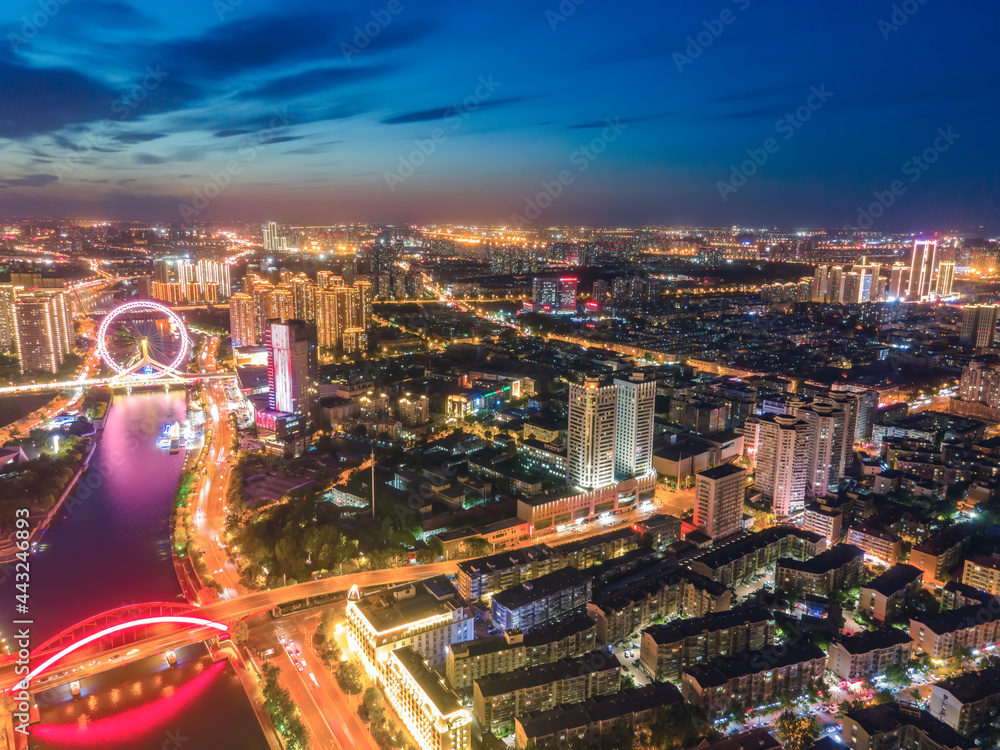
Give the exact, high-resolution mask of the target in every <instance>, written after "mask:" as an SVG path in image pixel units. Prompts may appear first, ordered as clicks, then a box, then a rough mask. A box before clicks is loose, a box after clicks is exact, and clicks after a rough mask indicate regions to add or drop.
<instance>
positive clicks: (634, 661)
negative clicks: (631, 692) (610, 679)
mask: <svg viewBox="0 0 1000 750" xmlns="http://www.w3.org/2000/svg"><path fill="white" fill-rule="evenodd" d="M640 637H641V636H640V634H639V633H636V634H635V635H634V636H633V637H632V638H630V639H629V641H628V643H627V644H626V645H625V646H618V645H614V646H612V647H611V653H613V654H614V655H615V656H616V657H617V658H618V661H620V662H621V663H622V676H623V677H624V676H625V675H628V676H629V677H631V678H632V679H633V680H634V681H635V684H636V686H637V687H642V686H643V685H648V684H649V683H650V682H652V680H650V679H649V675H647V674H646V673H645V672H644V671H643V670H642V669H641V668H640V667H639V666H638V661H639V638H640Z"/></svg>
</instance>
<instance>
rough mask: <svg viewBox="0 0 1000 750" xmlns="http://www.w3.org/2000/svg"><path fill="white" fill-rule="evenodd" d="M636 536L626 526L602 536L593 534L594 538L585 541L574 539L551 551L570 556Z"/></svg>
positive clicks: (633, 531) (632, 530)
mask: <svg viewBox="0 0 1000 750" xmlns="http://www.w3.org/2000/svg"><path fill="white" fill-rule="evenodd" d="M638 534H639V532H637V531H636V530H635V529H633V528H632V527H631V526H628V527H626V528H624V529H617V530H615V531H607V532H605V533H603V534H595V535H594V536H591V537H587V538H586V539H574V540H573V541H572V542H566V543H565V544H557V545H556V546H555V547H554V548H553V549H555V551H556V552H557V553H559V554H560V555H571V554H573V553H574V552H580V551H582V550H585V549H589V548H591V547H599V546H600V545H602V544H609V543H610V542H615V541H618V540H619V539H631V538H632V537H634V536H637V535H638Z"/></svg>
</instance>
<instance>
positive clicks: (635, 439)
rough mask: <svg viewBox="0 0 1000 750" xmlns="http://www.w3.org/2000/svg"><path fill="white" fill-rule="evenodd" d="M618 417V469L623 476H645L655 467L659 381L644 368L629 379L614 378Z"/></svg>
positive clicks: (616, 470) (616, 455) (618, 472)
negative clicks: (648, 378)
mask: <svg viewBox="0 0 1000 750" xmlns="http://www.w3.org/2000/svg"><path fill="white" fill-rule="evenodd" d="M615 388H616V389H617V391H618V393H617V399H618V406H617V421H616V424H615V473H616V474H619V475H621V476H623V477H633V476H645V475H646V474H649V473H650V472H652V470H653V407H654V405H655V402H656V381H654V380H645V379H644V377H643V374H642V373H641V372H637V373H633V374H632V376H631V377H630V378H629V379H628V380H619V379H617V378H616V379H615Z"/></svg>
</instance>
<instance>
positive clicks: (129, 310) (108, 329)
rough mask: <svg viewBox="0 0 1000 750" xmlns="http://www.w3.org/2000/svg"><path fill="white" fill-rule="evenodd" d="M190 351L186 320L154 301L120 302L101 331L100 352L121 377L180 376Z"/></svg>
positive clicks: (101, 327) (99, 330) (106, 319)
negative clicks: (181, 368)
mask: <svg viewBox="0 0 1000 750" xmlns="http://www.w3.org/2000/svg"><path fill="white" fill-rule="evenodd" d="M188 352H189V347H188V333H187V329H186V328H185V327H184V321H182V320H181V317H180V316H179V315H178V314H177V313H175V312H174V311H173V310H171V309H170V308H169V307H165V306H163V305H160V304H157V303H156V302H151V301H150V300H134V301H132V302H126V303H125V304H123V305H119V306H118V307H116V308H115V309H114V310H112V311H111V312H110V313H108V314H107V316H105V318H104V320H103V321H102V322H101V326H100V328H99V329H98V331H97V353H98V355H99V356H100V357H101V359H102V360H103V361H104V363H105V364H106V365H107V366H108V367H110V368H111V369H112V370H114V371H115V372H116V373H117V374H118V377H120V378H136V379H142V380H149V379H156V378H160V377H163V376H165V375H169V376H172V377H177V376H178V375H179V372H178V371H179V369H180V367H181V366H182V365H183V363H184V359H185V358H186V357H187V354H188Z"/></svg>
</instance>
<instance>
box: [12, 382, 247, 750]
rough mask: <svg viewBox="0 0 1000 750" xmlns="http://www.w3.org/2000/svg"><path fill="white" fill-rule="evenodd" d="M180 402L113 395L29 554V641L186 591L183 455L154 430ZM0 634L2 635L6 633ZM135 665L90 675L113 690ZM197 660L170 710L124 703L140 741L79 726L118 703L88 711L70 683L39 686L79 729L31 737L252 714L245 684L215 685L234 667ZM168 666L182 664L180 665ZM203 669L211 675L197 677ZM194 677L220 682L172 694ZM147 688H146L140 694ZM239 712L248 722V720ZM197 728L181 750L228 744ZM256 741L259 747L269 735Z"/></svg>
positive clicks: (107, 716)
mask: <svg viewBox="0 0 1000 750" xmlns="http://www.w3.org/2000/svg"><path fill="white" fill-rule="evenodd" d="M185 408H186V407H185V400H184V395H183V393H182V392H179V391H174V392H171V393H169V394H165V393H163V392H158V393H140V394H133V395H130V396H118V397H116V398H115V401H114V404H113V406H112V408H111V411H110V412H109V415H108V419H107V423H106V426H105V429H104V432H103V435H102V436H101V439H100V442H99V444H98V447H97V450H96V451H95V452H94V455H93V458H92V459H91V463H90V467H89V469H88V470H87V472H86V473H85V474H84V475H83V476H82V477H81V478H80V482H79V483H78V485H77V487H76V489H75V490H74V492H73V493H72V495H71V496H70V497H69V498H68V499H67V501H66V504H65V505H64V506H63V510H62V512H61V516H60V518H59V519H58V520H57V521H56V522H55V523H53V525H52V526H51V527H50V528H49V530H48V531H47V532H46V533H45V534H44V535H43V536H42V538H41V541H40V543H39V545H38V548H37V550H36V551H35V553H34V554H33V555H32V557H31V578H30V590H29V592H30V615H31V618H32V619H33V620H34V625H33V629H32V641H33V643H34V644H36V645H37V644H40V643H41V642H42V641H44V640H45V639H47V638H49V637H50V636H52V635H55V634H56V633H58V632H60V631H61V630H63V629H65V628H67V627H70V626H72V625H74V624H75V623H77V622H80V621H81V620H84V619H87V618H89V617H91V616H93V615H96V614H99V613H101V612H104V611H107V610H109V609H114V608H116V607H120V606H124V605H128V604H133V603H140V602H151V601H183V596H182V593H181V588H180V585H179V584H178V582H177V577H176V575H175V573H174V568H173V562H172V560H171V557H170V508H171V503H172V500H173V496H174V491H175V490H176V487H177V480H178V478H179V476H180V472H181V469H182V466H183V458H184V456H183V452H182V453H181V454H180V455H173V456H172V455H170V454H169V453H168V452H166V451H162V450H160V449H158V448H157V447H156V445H155V440H156V437H157V436H158V435H159V434H160V433H161V431H162V429H163V425H164V424H165V423H167V422H173V421H177V420H183V419H184V416H185ZM15 593H16V592H15V589H14V579H13V576H11V577H9V578H7V579H6V580H5V581H3V582H2V583H0V602H3V604H2V605H0V609H2V610H3V611H5V612H6V611H12V610H8V608H7V603H8V602H14V601H15V600H14V595H15ZM2 627H3V628H4V629H6V628H8V627H9V624H8V622H7V621H5V622H3V623H2ZM4 635H5V636H7V637H9V636H10V633H9V632H5V633H4ZM196 661H197V660H196ZM198 663H201V662H198ZM209 664H210V661H209ZM133 669H135V666H134V665H133V666H131V667H124V668H119V669H116V670H112V671H110V672H108V673H107V677H97V678H94V679H95V680H96V682H97V683H98V684H97V685H96V686H95V687H94V690H95V691H97V692H100V691H105V690H114V688H113V687H109V686H110V685H113V684H114V683H115V682H116V681H118V682H122V681H127V682H129V683H130V684H131V683H133V682H135V677H132V676H126V675H123V674H120V673H122V672H123V671H128V670H133ZM194 669H196V670H197V677H195V676H191V677H190V679H188V680H187V681H184V680H182V681H181V684H178V685H175V686H174V687H173V688H171V689H170V690H166V689H165V692H164V693H163V696H161V697H163V699H164V701H165V702H166V703H167V704H169V705H170V706H171V708H170V709H169V710H167V709H163V710H160V709H156V710H153V709H150V708H148V706H158V705H160V704H161V703H162V702H163V701H153V702H151V703H149V702H146V703H142V704H141V705H140V706H139V707H137V708H134V709H131V708H130V709H128V710H127V711H124V710H123V711H122V712H121V714H120V716H121V717H127V716H130V715H140V716H143V717H144V720H143V722H142V723H143V726H144V730H143V731H144V732H146V731H147V730H148V731H149V732H151V734H149V735H148V736H149V738H151V739H149V742H148V743H147V742H146V741H145V740H143V741H142V742H138V743H137V744H135V743H133V742H127V743H122V744H113V745H109V744H106V743H105V741H104V739H101V738H102V737H105V736H106V735H105V734H104V733H98V732H87V731H85V729H86V728H87V726H88V722H91V720H92V723H90V724H89V725H90V726H97V725H100V726H112V725H113V726H118V724H119V723H120V722H118V721H117V718H116V717H114V716H113V715H114V714H115V712H110V713H109V712H108V710H107V706H104V707H103V708H101V707H100V706H98V707H97V708H95V709H94V712H93V713H91V712H89V711H88V710H84V708H83V707H82V704H81V703H80V702H79V700H78V701H75V702H74V701H73V700H72V698H70V697H68V693H67V694H66V695H63V694H62V693H60V691H58V690H53V691H47V692H46V693H44V694H43V696H44V699H45V701H46V705H47V707H48V708H47V711H48V713H46V712H44V711H43V717H44V716H66V717H71V716H72V717H75V718H74V719H73V720H74V721H76V722H77V723H78V724H79V726H80V730H81V731H80V733H79V735H75V734H73V733H72V732H69V731H68V730H67V729H66V726H65V722H62V723H60V726H62V729H61V730H60V731H59V732H56V733H54V734H53V733H49V734H46V735H44V736H45V737H46V739H45V744H44V745H38V746H40V747H47V748H60V749H61V748H70V747H73V748H81V747H82V748H90V747H93V748H103V747H130V748H131V747H134V748H141V747H150V748H160V747H161V746H162V745H163V736H164V734H165V733H166V732H167V731H171V730H173V729H174V728H175V726H174V725H175V724H177V722H179V721H181V717H184V721H188V722H189V723H193V724H194V725H200V724H202V723H207V722H210V721H214V718H213V717H215V716H222V717H225V716H230V715H235V714H239V713H241V712H245V711H249V712H250V714H249V715H250V716H251V717H252V716H253V709H252V707H251V706H250V704H249V700H248V698H247V697H246V695H245V693H244V692H243V690H242V689H231V688H225V687H223V686H222V685H223V683H227V684H228V682H229V681H231V680H235V679H236V678H235V675H234V674H233V671H232V668H231V667H228V666H227V665H219V666H218V667H216V666H215V665H210V666H208V667H207V668H206V667H205V666H202V667H201V668H194ZM130 674H131V673H130ZM172 674H186V672H184V671H183V670H181V671H180V672H177V673H172ZM204 674H208V675H215V676H214V677H212V678H211V679H209V678H203V675H204ZM171 679H177V678H176V676H174V677H171ZM199 681H201V682H206V681H208V682H214V681H217V682H219V685H218V686H216V687H211V686H209V685H207V684H206V685H202V687H201V688H199V689H198V690H197V692H198V693H199V694H200V697H199V699H198V700H197V701H191V702H184V701H180V702H179V701H175V700H173V699H171V698H170V696H171V695H179V694H181V693H182V692H183V691H184V690H185V688H186V686H187V685H189V684H195V683H197V684H199V685H200V684H201V682H199ZM85 682H90V680H87V681H85ZM138 684H142V683H141V682H140V683H138ZM236 688H239V685H236ZM202 691H204V693H203V694H202ZM52 694H54V695H52ZM149 695H150V693H149V691H148V690H147V697H148V696H149ZM213 696H214V697H213ZM88 705H89V704H88ZM53 712H54V713H53ZM135 712H138V713H135ZM87 716H90V719H88V718H86V717H87ZM81 717H84V718H81ZM112 719H114V720H112ZM243 721H244V724H247V721H250V720H243ZM102 722H103V723H102ZM157 722H160V723H157ZM164 722H165V723H164ZM249 726H251V727H252V728H253V729H254V730H255V731H256V733H257V735H258V739H259V742H261V743H265V740H264V738H263V735H262V733H261V731H260V729H259V727H258V725H257V723H256V720H252V721H250V723H249ZM43 734H44V733H43ZM200 734H201V736H198V737H194V736H193V737H192V739H191V740H190V742H186V743H185V744H184V748H185V750H200V749H201V748H206V749H211V750H215V749H216V748H218V747H223V746H226V745H225V744H223V743H220V742H219V740H218V736H216V737H215V739H214V740H212V739H211V737H212V733H211V732H208V731H204V732H201V733H200ZM144 736H145V734H144ZM88 738H90V739H88ZM94 738H96V739H94ZM91 739H93V741H91ZM153 739H155V740H156V741H155V742H154V741H153ZM33 746H35V745H34V744H33ZM238 746H239V747H247V748H253V747H256V746H257V745H255V744H254V742H250V741H248V742H247V743H245V744H240V745H238ZM261 746H262V747H265V746H266V743H265V744H264V745H261Z"/></svg>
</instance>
